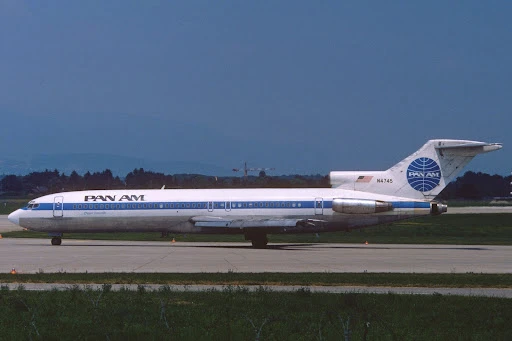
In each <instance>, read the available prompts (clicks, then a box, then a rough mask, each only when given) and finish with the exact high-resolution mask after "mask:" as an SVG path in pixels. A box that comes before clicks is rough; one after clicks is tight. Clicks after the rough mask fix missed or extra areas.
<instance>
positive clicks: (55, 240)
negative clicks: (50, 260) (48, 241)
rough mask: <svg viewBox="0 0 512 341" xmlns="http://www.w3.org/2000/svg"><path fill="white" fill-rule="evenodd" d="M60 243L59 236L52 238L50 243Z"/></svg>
mask: <svg viewBox="0 0 512 341" xmlns="http://www.w3.org/2000/svg"><path fill="white" fill-rule="evenodd" d="M60 244H62V238H60V237H53V238H52V245H60Z"/></svg>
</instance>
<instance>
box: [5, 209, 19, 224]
mask: <svg viewBox="0 0 512 341" xmlns="http://www.w3.org/2000/svg"><path fill="white" fill-rule="evenodd" d="M21 211H22V210H21V209H18V210H16V211H14V212H12V213H11V214H9V216H7V219H9V221H10V222H11V223H13V224H16V225H19V224H20V213H21Z"/></svg>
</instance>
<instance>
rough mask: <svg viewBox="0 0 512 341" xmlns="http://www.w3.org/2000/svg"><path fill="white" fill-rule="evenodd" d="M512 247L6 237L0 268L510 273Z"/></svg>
mask: <svg viewBox="0 0 512 341" xmlns="http://www.w3.org/2000/svg"><path fill="white" fill-rule="evenodd" d="M511 259H512V246H495V245H410V244H406V245H404V244H400V245H397V244H378V245H371V244H370V245H364V244H284V243H283V244H270V245H269V248H268V249H264V250H258V249H253V248H252V247H251V246H250V244H249V243H183V242H177V243H169V242H129V241H91V240H71V239H64V240H63V242H62V245H61V246H52V245H50V241H49V239H24V238H23V239H18V238H4V239H0V272H4V273H7V272H9V271H10V270H11V269H12V268H15V269H16V270H17V271H18V273H37V272H46V273H48V272H86V271H87V272H183V273H191V272H230V271H233V272H392V273H466V272H474V273H512V265H511V264H512V263H511V262H510V260H511Z"/></svg>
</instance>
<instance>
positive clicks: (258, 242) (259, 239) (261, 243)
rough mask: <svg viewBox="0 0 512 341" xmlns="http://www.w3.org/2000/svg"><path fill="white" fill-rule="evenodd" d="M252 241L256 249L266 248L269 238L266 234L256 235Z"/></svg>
mask: <svg viewBox="0 0 512 341" xmlns="http://www.w3.org/2000/svg"><path fill="white" fill-rule="evenodd" d="M251 243H252V246H253V247H254V248H255V249H266V248H267V243H268V239H267V236H266V235H261V236H254V237H252V239H251Z"/></svg>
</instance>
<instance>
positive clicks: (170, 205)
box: [23, 200, 430, 211]
mask: <svg viewBox="0 0 512 341" xmlns="http://www.w3.org/2000/svg"><path fill="white" fill-rule="evenodd" d="M322 204H323V205H322ZM391 204H392V205H393V208H395V209H400V208H407V209H414V208H430V203H429V202H416V201H393V202H392V203H391ZM315 207H316V208H317V209H322V208H324V209H332V200H325V201H323V202H322V201H320V202H317V201H186V202H181V201H180V202H177V201H175V202H129V203H127V202H123V203H119V202H102V203H98V202H85V203H84V202H81V203H64V205H63V207H60V206H58V205H57V204H54V203H40V204H39V206H38V207H37V208H34V209H33V210H54V209H55V210H62V209H63V210H65V211H68V210H69V211H74V210H120V211H125V210H157V209H160V210H176V209H179V210H197V209H204V210H209V211H211V210H240V209H251V210H254V209H305V208H307V209H313V208H315ZM23 209H28V208H27V207H25V208H23Z"/></svg>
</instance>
